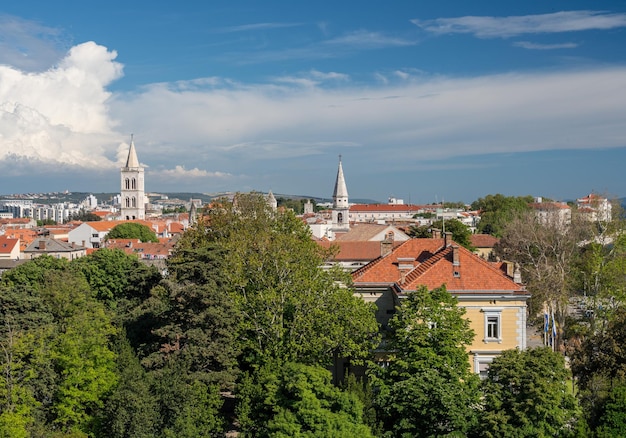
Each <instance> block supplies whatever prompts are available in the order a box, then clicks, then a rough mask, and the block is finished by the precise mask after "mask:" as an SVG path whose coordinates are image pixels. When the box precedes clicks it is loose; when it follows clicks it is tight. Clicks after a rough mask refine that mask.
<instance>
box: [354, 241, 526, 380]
mask: <svg viewBox="0 0 626 438" xmlns="http://www.w3.org/2000/svg"><path fill="white" fill-rule="evenodd" d="M352 279H353V281H354V286H355V293H356V294H358V295H359V296H361V297H362V298H363V299H364V300H365V301H368V302H373V303H375V304H376V306H377V307H378V310H377V319H378V321H379V322H380V323H381V325H382V327H383V329H384V328H386V326H387V323H388V322H389V319H391V317H392V316H393V314H394V312H395V308H396V307H397V306H398V305H399V304H400V302H401V300H402V298H403V297H405V296H406V294H407V293H408V292H411V291H415V290H417V289H418V288H420V287H421V286H426V287H427V288H428V289H429V290H432V289H435V288H438V287H441V286H444V285H445V286H446V288H447V290H448V292H450V293H451V294H452V295H453V296H455V297H456V298H457V299H458V302H459V305H460V306H463V307H464V308H465V309H466V317H467V318H468V319H469V320H470V324H471V327H472V329H473V330H474V333H475V337H474V342H473V343H472V345H470V346H469V347H468V352H469V355H470V363H471V366H472V369H473V370H474V372H476V373H479V374H482V375H484V374H485V373H486V370H487V368H488V367H489V364H490V363H491V361H492V360H493V359H494V358H495V357H496V356H498V355H499V354H500V353H501V352H502V351H503V350H508V349H513V348H519V349H521V350H523V349H525V348H526V302H527V300H528V299H529V298H530V294H529V293H528V292H527V291H526V289H525V288H524V286H522V285H521V278H520V274H519V270H518V269H514V267H513V266H512V265H510V264H506V263H492V262H488V261H486V260H484V259H482V258H481V257H479V256H477V255H476V254H473V253H472V252H470V251H468V250H467V249H465V248H463V247H461V246H459V245H458V244H456V243H455V242H453V241H452V240H451V238H449V237H448V236H447V237H446V238H444V239H411V240H408V241H406V242H403V243H402V244H401V245H399V246H397V247H396V248H394V249H393V251H391V252H390V253H388V254H387V255H385V256H381V257H379V258H377V259H376V260H373V261H372V262H370V263H368V264H367V265H365V266H363V267H362V268H360V269H358V270H356V271H354V272H353V273H352Z"/></svg>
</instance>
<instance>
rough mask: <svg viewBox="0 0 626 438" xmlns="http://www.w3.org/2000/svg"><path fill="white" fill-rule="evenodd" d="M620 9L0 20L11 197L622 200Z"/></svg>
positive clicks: (321, 10) (148, 13) (119, 8)
mask: <svg viewBox="0 0 626 438" xmlns="http://www.w3.org/2000/svg"><path fill="white" fill-rule="evenodd" d="M625 47H626V1H611V2H608V1H605V2H592V1H585V2H583V1H551V2H545V1H525V2H503V1H472V2H468V1H441V2H417V1H395V2H385V3H383V2H379V1H358V2H357V1H343V2H337V1H333V2H329V1H317V2H293V1H267V2H256V1H211V2H201V1H185V2H177V3H175V2H165V1H150V2H147V1H134V2H129V1H118V0H109V1H107V2H85V1H74V0H65V1H63V2H50V1H29V0H22V1H20V2H11V3H10V4H3V5H2V6H0V193H16V192H33V191H34V192H43V191H57V190H65V189H68V190H72V191H91V192H104V191H107V192H112V191H117V190H119V167H120V166H121V165H122V161H123V159H124V157H125V153H126V151H127V149H128V143H129V140H130V135H131V133H132V134H134V139H135V145H136V147H137V151H138V154H139V159H140V161H141V162H142V163H143V164H144V165H145V166H146V189H147V190H148V191H154V192H175V191H194V192H205V193H214V192H221V191H248V190H258V191H268V190H272V191H273V192H274V193H287V194H298V195H310V196H320V197H330V196H331V194H332V189H333V185H334V177H335V174H336V170H337V161H338V156H339V155H342V157H343V158H342V160H343V168H344V172H345V176H346V181H347V184H348V191H349V193H350V197H351V198H367V199H374V200H378V201H382V202H384V201H386V200H387V198H388V197H389V196H395V197H399V198H403V199H405V201H409V200H410V201H411V202H413V203H429V202H434V201H436V200H441V199H445V200H450V201H459V200H460V201H465V202H471V201H473V200H475V199H477V198H479V197H482V196H485V195H487V194H489V193H503V194H506V195H528V194H530V195H536V196H544V197H550V198H555V199H572V198H575V197H580V196H583V195H586V194H588V193H590V192H598V193H603V194H607V195H609V196H625V195H626V178H625V176H624V175H625V173H624V171H623V167H624V163H625V162H626V117H625V115H626V50H625Z"/></svg>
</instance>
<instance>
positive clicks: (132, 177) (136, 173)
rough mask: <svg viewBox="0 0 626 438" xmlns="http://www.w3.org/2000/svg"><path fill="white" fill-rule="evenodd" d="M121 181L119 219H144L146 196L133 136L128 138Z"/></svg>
mask: <svg viewBox="0 0 626 438" xmlns="http://www.w3.org/2000/svg"><path fill="white" fill-rule="evenodd" d="M120 175H121V180H122V186H121V187H122V190H121V195H122V196H121V198H122V208H121V215H120V216H121V219H123V220H133V219H145V218H146V195H145V192H144V173H143V167H141V166H140V164H139V160H138V159H137V151H136V150H135V142H134V141H133V136H132V135H131V137H130V148H129V149H128V158H127V159H126V166H124V167H122V168H121V169H120Z"/></svg>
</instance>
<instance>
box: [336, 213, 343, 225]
mask: <svg viewBox="0 0 626 438" xmlns="http://www.w3.org/2000/svg"><path fill="white" fill-rule="evenodd" d="M337 223H338V224H342V223H343V214H341V213H337Z"/></svg>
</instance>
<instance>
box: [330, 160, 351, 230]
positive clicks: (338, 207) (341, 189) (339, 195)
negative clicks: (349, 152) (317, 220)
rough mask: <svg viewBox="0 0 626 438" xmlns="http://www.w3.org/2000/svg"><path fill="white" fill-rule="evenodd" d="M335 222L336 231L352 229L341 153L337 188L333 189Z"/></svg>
mask: <svg viewBox="0 0 626 438" xmlns="http://www.w3.org/2000/svg"><path fill="white" fill-rule="evenodd" d="M332 213H333V223H332V228H331V230H332V231H334V232H340V233H343V232H347V231H350V217H349V215H350V204H349V203H348V187H347V186H346V179H345V177H344V176H343V167H342V166H341V155H339V168H338V169H337V179H336V180H335V190H334V191H333V210H332Z"/></svg>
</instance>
